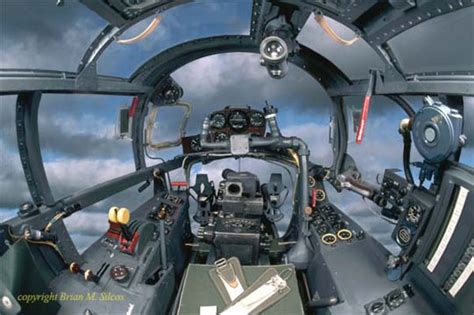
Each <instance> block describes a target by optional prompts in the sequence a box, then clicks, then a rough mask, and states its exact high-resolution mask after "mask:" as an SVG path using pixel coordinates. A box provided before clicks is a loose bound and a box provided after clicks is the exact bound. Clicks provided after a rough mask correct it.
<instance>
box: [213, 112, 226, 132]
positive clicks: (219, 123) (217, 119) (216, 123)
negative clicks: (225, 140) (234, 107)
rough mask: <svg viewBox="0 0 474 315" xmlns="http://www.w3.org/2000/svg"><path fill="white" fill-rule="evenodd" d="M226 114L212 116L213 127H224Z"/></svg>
mask: <svg viewBox="0 0 474 315" xmlns="http://www.w3.org/2000/svg"><path fill="white" fill-rule="evenodd" d="M224 126H225V116H224V114H214V115H212V117H211V127H212V128H216V129H221V128H224Z"/></svg>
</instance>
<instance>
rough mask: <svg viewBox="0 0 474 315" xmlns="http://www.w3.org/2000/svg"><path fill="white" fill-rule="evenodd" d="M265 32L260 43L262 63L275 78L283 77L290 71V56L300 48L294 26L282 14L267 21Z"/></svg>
mask: <svg viewBox="0 0 474 315" xmlns="http://www.w3.org/2000/svg"><path fill="white" fill-rule="evenodd" d="M264 34H265V37H264V39H263V40H262V41H261V43H260V64H261V65H262V66H264V67H266V68H267V71H268V74H269V75H270V76H271V77H272V78H273V79H281V78H283V77H285V76H286V74H287V73H288V57H289V56H290V55H292V54H293V53H295V52H296V51H297V50H298V44H297V43H296V39H295V36H294V33H293V26H291V25H290V24H289V23H288V22H287V21H286V19H285V17H284V16H283V15H280V16H279V17H277V18H275V19H273V20H271V21H270V22H268V23H267V25H266V26H265V32H264Z"/></svg>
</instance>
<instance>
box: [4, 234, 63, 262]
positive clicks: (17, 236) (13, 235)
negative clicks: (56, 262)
mask: <svg viewBox="0 0 474 315" xmlns="http://www.w3.org/2000/svg"><path fill="white" fill-rule="evenodd" d="M7 231H8V234H9V235H10V237H11V238H13V239H15V240H25V241H27V242H28V243H31V244H37V245H47V246H50V247H52V248H53V249H54V250H55V251H56V252H57V253H58V254H59V256H61V259H62V260H63V261H64V262H65V261H66V259H65V258H64V255H63V253H61V251H60V250H59V248H58V246H57V245H56V244H54V243H53V242H51V241H33V240H29V239H27V238H26V236H25V235H21V236H20V235H15V234H13V233H12V231H11V230H10V228H8V229H7Z"/></svg>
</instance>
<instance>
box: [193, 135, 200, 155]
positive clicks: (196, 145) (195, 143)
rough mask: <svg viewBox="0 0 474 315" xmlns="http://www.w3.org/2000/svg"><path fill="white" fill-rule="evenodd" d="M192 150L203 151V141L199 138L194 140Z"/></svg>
mask: <svg viewBox="0 0 474 315" xmlns="http://www.w3.org/2000/svg"><path fill="white" fill-rule="evenodd" d="M191 150H193V151H194V152H199V151H201V141H199V138H194V139H193V140H191Z"/></svg>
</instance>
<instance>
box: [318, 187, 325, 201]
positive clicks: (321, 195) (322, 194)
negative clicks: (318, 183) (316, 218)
mask: <svg viewBox="0 0 474 315" xmlns="http://www.w3.org/2000/svg"><path fill="white" fill-rule="evenodd" d="M324 199H326V193H325V192H324V190H322V189H316V201H324Z"/></svg>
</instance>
